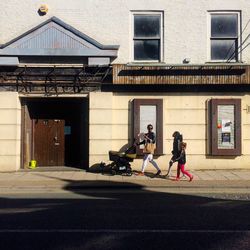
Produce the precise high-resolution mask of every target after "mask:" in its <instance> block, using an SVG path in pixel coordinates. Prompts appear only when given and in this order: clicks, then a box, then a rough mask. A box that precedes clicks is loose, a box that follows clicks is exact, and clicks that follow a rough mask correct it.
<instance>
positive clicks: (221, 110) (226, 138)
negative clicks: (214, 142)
mask: <svg viewBox="0 0 250 250" xmlns="http://www.w3.org/2000/svg"><path fill="white" fill-rule="evenodd" d="M234 111H235V110H234V105H218V125H217V128H218V149H234V148H235V118H234V113H235V112H234Z"/></svg>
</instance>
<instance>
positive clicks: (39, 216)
mask: <svg viewBox="0 0 250 250" xmlns="http://www.w3.org/2000/svg"><path fill="white" fill-rule="evenodd" d="M0 197H1V198H0V249H4V250H8V249H22V250H26V249H32V250H36V249H46V250H49V249H91V250H94V249H237V250H239V249H250V193H249V191H247V190H212V191H211V190H210V191H209V190H206V192H205V190H203V191H202V190H191V189H189V190H174V189H172V190H171V192H170V190H167V189H151V190H142V189H132V188H131V189H119V190H115V189H110V190H103V189H87V190H81V191H80V190H75V191H74V192H73V191H67V192H66V191H54V192H52V191H48V192H46V193H44V192H42V191H40V192H37V191H33V190H30V192H26V191H25V192H24V191H20V192H19V191H15V192H12V193H1V194H0Z"/></svg>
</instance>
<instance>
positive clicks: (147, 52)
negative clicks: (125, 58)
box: [134, 40, 160, 60]
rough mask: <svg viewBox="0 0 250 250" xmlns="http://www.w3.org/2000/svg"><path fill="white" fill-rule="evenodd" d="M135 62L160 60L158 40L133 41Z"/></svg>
mask: <svg viewBox="0 0 250 250" xmlns="http://www.w3.org/2000/svg"><path fill="white" fill-rule="evenodd" d="M134 59H135V60H160V41H159V40H135V41H134Z"/></svg>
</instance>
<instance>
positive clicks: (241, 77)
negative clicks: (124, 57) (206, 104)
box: [113, 64, 250, 85]
mask: <svg viewBox="0 0 250 250" xmlns="http://www.w3.org/2000/svg"><path fill="white" fill-rule="evenodd" d="M113 83H114V84H193V85H195V84H250V66H249V65H230V64H229V65H218V66H215V65H212V66H210V65H199V66H182V65H181V66H172V67H171V66H165V67H164V66H161V67H160V66H158V67H157V66H133V67H132V66H128V65H125V64H115V65H113Z"/></svg>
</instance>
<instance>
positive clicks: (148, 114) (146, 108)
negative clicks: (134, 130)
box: [140, 105, 157, 148]
mask: <svg viewBox="0 0 250 250" xmlns="http://www.w3.org/2000/svg"><path fill="white" fill-rule="evenodd" d="M156 113H157V107H156V105H141V106H140V133H147V125H148V124H152V125H153V128H154V132H155V133H156V134H157V130H156ZM143 147H144V146H142V147H140V148H143Z"/></svg>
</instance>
